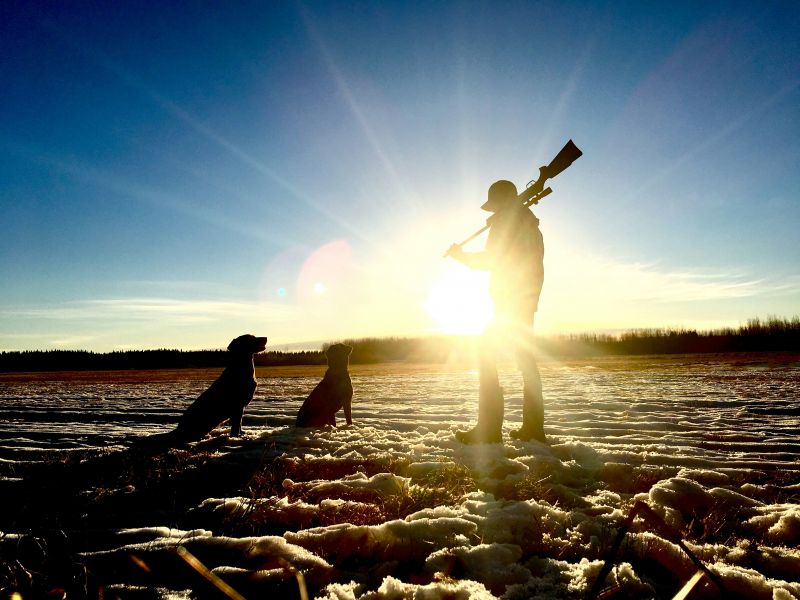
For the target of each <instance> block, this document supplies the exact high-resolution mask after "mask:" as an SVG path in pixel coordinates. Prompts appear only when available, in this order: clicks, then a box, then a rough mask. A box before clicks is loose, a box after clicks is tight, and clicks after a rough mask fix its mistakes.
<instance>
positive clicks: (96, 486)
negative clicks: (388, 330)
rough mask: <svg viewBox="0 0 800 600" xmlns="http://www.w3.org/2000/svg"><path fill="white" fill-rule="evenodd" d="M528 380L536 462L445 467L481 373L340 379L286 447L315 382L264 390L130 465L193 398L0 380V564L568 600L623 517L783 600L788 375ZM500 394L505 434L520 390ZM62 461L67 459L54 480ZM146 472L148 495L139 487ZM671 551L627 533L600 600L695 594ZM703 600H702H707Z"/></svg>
mask: <svg viewBox="0 0 800 600" xmlns="http://www.w3.org/2000/svg"><path fill="white" fill-rule="evenodd" d="M541 368H542V377H543V380H544V385H545V391H546V415H547V421H546V427H545V429H546V432H547V435H548V438H549V440H550V442H551V445H550V446H549V447H548V446H544V445H541V444H538V443H522V442H516V441H513V440H511V439H510V438H509V436H508V435H507V434H506V436H505V443H504V444H502V445H501V444H496V445H486V446H479V447H465V446H462V445H460V444H458V443H456V442H455V440H454V438H453V435H452V432H453V430H455V429H457V428H463V427H466V426H468V425H469V424H470V422H471V421H472V420H473V418H474V415H475V414H476V406H475V390H476V389H477V381H476V377H477V376H476V374H475V373H474V372H470V371H467V370H463V369H459V368H455V367H453V368H450V367H441V368H438V367H422V368H420V369H409V368H408V367H403V368H402V369H393V368H391V367H383V368H367V369H353V383H354V387H355V390H356V396H355V400H354V409H353V413H354V420H355V425H354V426H352V427H341V428H339V429H324V430H319V431H311V430H298V429H295V428H294V427H293V426H292V424H293V420H294V415H295V414H296V411H297V409H298V408H299V405H300V403H301V402H302V399H303V397H304V396H305V394H307V393H308V391H309V390H310V389H311V388H312V387H313V386H314V384H315V383H316V382H317V381H318V379H319V376H318V375H312V376H306V377H285V376H281V377H263V378H261V379H260V380H259V388H258V391H257V393H256V398H255V400H254V401H253V403H252V404H251V405H250V407H249V408H248V411H247V414H246V417H245V436H244V437H243V438H242V439H238V440H227V439H226V438H224V437H219V438H217V439H216V440H211V441H208V442H204V443H201V444H198V445H197V446H195V447H193V448H190V449H184V450H179V451H172V452H170V453H167V455H165V456H162V457H160V458H158V459H152V461H151V462H149V463H144V462H143V461H142V460H141V459H139V458H136V459H134V458H131V457H132V456H134V453H133V452H132V451H131V450H130V449H129V446H130V441H131V439H132V438H133V437H137V436H144V435H146V434H148V433H153V432H157V431H165V430H167V429H169V428H170V426H171V425H172V424H173V423H174V422H175V421H176V419H177V415H178V414H179V413H180V410H181V409H182V408H183V407H185V406H186V405H187V404H188V403H189V402H190V401H191V400H192V399H193V398H194V397H196V395H197V394H198V393H199V392H200V391H202V390H203V389H204V388H205V386H206V385H208V383H209V382H208V381H175V382H158V383H147V382H146V381H145V382H142V383H113V382H97V381H87V382H79V381H70V382H64V381H35V382H28V383H25V382H11V381H6V382H2V381H0V398H2V405H1V406H0V416H2V417H3V419H2V422H0V460H2V461H3V462H2V466H3V471H2V473H3V474H4V475H5V480H4V481H2V482H1V483H2V484H3V486H4V489H3V490H2V491H3V493H4V495H5V497H6V498H9V497H12V496H13V497H17V498H19V499H20V504H21V506H20V509H19V511H17V512H16V513H14V512H12V514H11V516H8V515H7V516H6V517H5V518H4V519H3V521H2V529H3V530H4V531H5V532H6V533H9V534H12V535H7V536H5V538H3V539H2V544H0V548H1V549H2V550H3V557H4V560H5V561H8V560H9V558H8V557H9V556H10V555H9V552H11V551H12V549H14V548H16V549H18V548H19V547H20V546H21V541H20V540H22V539H23V538H19V537H17V536H16V535H14V534H26V533H32V534H36V533H37V530H36V528H35V527H33V526H31V522H33V521H34V520H37V521H42V520H47V519H51V520H55V521H57V526H58V528H59V529H63V530H65V531H66V537H67V539H68V540H69V543H70V548H71V550H70V551H71V552H73V554H71V555H70V556H73V560H74V563H75V564H79V565H81V566H82V567H83V566H85V568H86V569H87V570H88V573H89V578H90V580H91V581H92V582H93V583H92V585H94V586H102V587H103V588H104V589H105V591H106V593H114V594H118V595H120V596H123V597H125V596H134V595H139V594H147V595H151V594H152V595H156V596H162V597H165V596H171V595H177V596H185V595H188V594H189V591H188V590H189V589H190V588H192V589H195V591H196V592H197V591H198V590H202V589H203V588H202V587H201V585H200V584H198V583H196V580H195V579H193V578H192V576H191V575H189V574H185V573H184V572H185V571H189V569H188V568H186V567H185V564H184V563H183V562H181V561H180V560H179V559H178V558H176V556H177V554H176V549H177V548H178V547H182V548H185V549H186V550H187V551H188V552H189V553H191V554H192V555H194V556H196V557H197V558H198V559H199V560H200V561H201V562H202V563H203V564H204V565H206V566H207V567H208V568H209V569H211V570H212V571H213V573H214V574H216V575H218V576H219V577H220V578H221V579H222V580H224V581H226V582H228V583H229V584H230V585H231V586H232V587H233V588H234V589H236V590H239V591H241V592H242V593H243V594H244V595H245V596H247V597H250V596H251V595H262V596H263V595H264V593H278V594H280V595H279V596H277V597H296V596H297V594H298V591H297V590H298V583H297V580H298V578H301V579H303V580H304V582H305V584H306V585H307V586H308V589H309V591H310V592H311V594H312V596H316V597H320V598H331V599H345V598H349V599H355V598H359V599H384V598H386V599H389V598H420V599H421V598H425V599H428V598H494V597H502V598H508V599H512V598H520V599H522V598H543V599H544V598H581V597H583V596H584V595H585V593H586V591H587V590H588V588H589V587H590V586H591V584H592V583H593V581H594V578H595V577H596V575H597V573H598V572H599V570H600V566H601V564H602V561H601V560H600V559H601V558H603V557H604V556H605V555H606V554H607V552H608V549H609V546H610V544H611V540H613V537H614V534H615V533H616V529H617V527H618V525H619V524H620V522H621V521H622V519H623V518H624V516H625V514H626V513H627V511H628V510H629V509H630V507H631V506H632V504H633V502H634V501H635V500H637V499H638V500H644V501H645V502H647V503H648V504H649V505H650V506H651V507H653V508H654V509H655V510H656V511H657V512H658V513H659V514H660V515H661V516H662V517H663V519H664V520H665V521H666V522H667V523H668V524H669V525H671V526H672V527H673V528H675V529H676V530H678V531H679V532H680V533H681V535H682V536H683V538H684V539H685V540H687V546H688V547H689V548H690V550H692V551H693V552H694V553H696V555H697V556H698V557H700V558H701V559H702V560H703V561H704V562H705V563H706V564H707V565H709V567H710V568H711V569H712V571H714V572H715V573H717V574H718V575H719V576H720V577H721V579H722V582H723V584H724V585H725V587H726V588H727V593H726V597H743V598H765V599H767V598H769V599H776V600H777V599H784V598H800V550H798V547H799V546H800V460H799V459H798V450H800V434H798V431H799V430H800V427H798V426H799V425H800V359H799V358H798V357H797V356H787V355H726V356H690V357H671V358H647V357H645V358H641V357H640V358H633V359H632V358H624V359H623V358H613V359H598V360H593V361H580V362H569V363H560V362H550V361H548V362H543V363H542V364H541ZM320 374H321V371H320ZM503 383H504V385H505V387H506V389H507V411H506V423H507V426H508V427H509V428H510V427H512V426H516V425H517V424H518V422H519V419H520V411H519V395H520V381H519V378H518V376H517V375H516V373H515V372H514V370H513V369H509V370H507V371H506V372H505V373H504V382H503ZM103 448H106V450H100V449H103ZM109 449H110V450H109ZM64 451H69V452H73V453H76V452H81V454H80V455H81V456H82V457H83V461H82V462H81V463H80V464H75V463H77V462H78V461H77V460H72V461H71V462H70V461H69V460H67V463H68V464H65V465H64V466H60V465H59V464H58V461H61V460H63V456H64V454H63V452H64ZM120 457H127V458H120ZM153 461H155V462H153ZM142 464H147V465H149V467H148V468H153V469H154V471H153V475H152V476H149V480H148V478H147V477H145V478H142V477H141V475H140V474H137V473H135V472H133V471H134V468H135V467H137V468H138V467H141V465H142ZM87 465H88V466H87ZM70 469H72V471H70ZM81 469H82V470H81ZM108 471H114V474H115V477H116V479H113V478H112V479H113V481H114V482H115V483H114V484H113V485H112V484H110V483H109V481H110V480H109V476H108ZM57 472H69V473H73V472H74V473H77V474H78V475H76V476H75V477H74V478H73V477H72V475H70V478H72V479H71V480H72V481H73V483H74V482H77V481H80V482H82V483H85V485H83V487H81V486H79V485H77V484H75V486H76V487H75V489H74V490H72V489H71V491H70V493H73V492H74V493H75V495H76V496H77V497H78V498H79V500H76V501H74V502H72V503H71V504H70V503H69V502H67V501H66V500H65V499H63V498H58V497H57V496H58V494H57V492H54V491H53V490H52V489H51V488H48V487H47V485H46V484H47V480H51V481H55V480H58V477H57V476H55V475H54V474H55V473H57ZM165 472H166V473H167V475H166V476H165V474H164V473H165ZM87 473H89V474H87ZM191 474H194V476H190V475H191ZM126 477H127V479H126ZM40 479H41V480H40ZM59 481H60V480H59ZM40 484H41V485H40ZM59 485H61V486H67V487H69V483H64V482H62V481H60V483H59ZM42 486H44V488H42ZM115 486H117V487H115ZM159 486H160V487H159ZM35 489H45V490H47V491H46V492H44V493H38V494H37V493H34V492H33V491H32V490H35ZM57 489H60V488H57ZM159 490H160V491H159ZM43 497H45V498H47V499H46V500H45V499H43ZM160 499H164V500H165V501H164V502H159V500H160ZM166 499H168V502H167V501H166ZM68 504H69V507H68V508H74V509H75V510H74V511H73V512H74V514H72V513H69V510H68V508H64V509H63V510H62V509H61V507H62V506H66V505H68ZM167 504H168V505H169V506H166V505H167ZM73 505H74V506H73ZM76 506H77V507H78V508H79V509H80V510H78V509H77V508H75V507H76ZM32 507H35V509H34V508H32ZM34 510H35V511H41V512H42V514H45V515H46V517H47V519H42V518H39V517H37V519H34V518H33V516H32V513H33V512H34ZM68 513H69V514H68ZM59 519H60V520H59ZM666 537H667V536H666V534H665V533H664V532H661V533H659V532H658V531H652V530H651V529H650V528H649V527H648V526H646V525H645V524H644V523H643V522H640V521H637V523H636V524H635V526H634V527H633V530H632V533H631V534H630V535H629V536H628V538H627V539H626V543H625V544H624V545H623V548H622V550H621V552H620V555H619V560H618V562H617V566H616V568H615V570H614V571H612V574H611V576H610V577H609V579H608V580H607V584H608V585H611V584H612V583H615V582H616V584H618V585H619V586H620V588H621V591H620V592H619V594H620V596H616V597H627V598H666V597H671V596H672V594H674V593H675V592H676V591H677V589H678V588H680V586H681V585H682V583H683V582H685V581H686V580H688V579H689V578H690V577H691V575H692V574H693V572H694V567H693V565H692V563H691V562H690V560H689V558H688V556H687V555H686V554H685V553H684V552H683V551H682V550H681V549H680V548H679V547H678V546H677V545H676V544H675V543H674V540H673V541H669V540H668V539H666ZM37 539H39V538H37ZM40 545H41V544H40ZM52 545H53V544H52V542H51V546H52ZM131 557H133V559H132V558H131ZM300 574H302V577H300ZM703 585H704V588H703V590H702V592H701V595H700V596H697V597H701V596H702V597H714V596H715V595H718V592H717V590H716V587H714V586H713V585H711V583H710V582H706V583H705V584H703ZM273 597H275V596H273Z"/></svg>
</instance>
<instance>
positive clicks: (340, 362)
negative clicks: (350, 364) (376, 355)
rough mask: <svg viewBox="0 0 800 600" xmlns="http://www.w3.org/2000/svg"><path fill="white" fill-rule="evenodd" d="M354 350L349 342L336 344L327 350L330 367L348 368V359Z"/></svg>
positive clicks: (326, 354)
mask: <svg viewBox="0 0 800 600" xmlns="http://www.w3.org/2000/svg"><path fill="white" fill-rule="evenodd" d="M352 351H353V348H352V347H351V346H348V345H347V344H334V345H333V346H331V347H329V348H328V349H327V350H326V351H325V356H326V357H327V358H328V366H329V367H334V368H336V367H344V368H345V369H346V368H347V361H348V360H349V359H350V353H351V352H352Z"/></svg>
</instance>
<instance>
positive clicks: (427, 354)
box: [0, 316, 800, 372]
mask: <svg viewBox="0 0 800 600" xmlns="http://www.w3.org/2000/svg"><path fill="white" fill-rule="evenodd" d="M342 341H343V342H344V343H346V344H349V345H351V346H352V347H353V353H352V355H351V357H350V362H351V363H352V364H375V363H383V362H408V363H423V364H424V363H431V364H435V363H445V362H463V361H471V360H474V359H475V357H476V352H477V348H478V344H479V341H480V338H479V337H476V336H443V335H439V336H427V337H408V338H406V337H390V338H362V339H351V340H342ZM536 346H537V352H538V353H539V355H541V356H547V357H552V358H560V359H569V358H574V359H578V358H589V357H593V356H620V355H626V356H627V355H648V354H703V353H706V354H707V353H723V352H800V317H797V316H795V317H792V318H780V317H768V318H767V319H765V320H761V319H758V318H754V319H750V320H748V321H747V322H746V323H745V324H743V325H741V326H740V327H738V328H727V329H715V330H708V331H700V332H698V331H696V330H693V329H636V330H631V331H625V332H622V333H619V334H604V333H584V334H576V335H564V336H553V337H537V338H536ZM325 348H326V346H325V345H323V346H322V347H321V348H320V349H319V350H301V351H286V352H279V351H267V352H262V353H261V354H258V355H256V357H255V364H256V366H259V367H266V366H285V365H322V364H325V354H324V351H325ZM226 360H227V352H226V351H225V350H221V349H212V350H174V349H156V350H124V351H114V352H92V351H88V350H29V351H7V352H0V372H18V371H84V370H98V371H104V370H131V369H136V370H144V369H188V368H196V369H204V368H215V367H224V366H225V363H226Z"/></svg>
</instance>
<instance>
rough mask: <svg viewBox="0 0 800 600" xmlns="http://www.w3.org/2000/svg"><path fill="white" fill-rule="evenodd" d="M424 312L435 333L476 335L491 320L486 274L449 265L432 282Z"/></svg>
mask: <svg viewBox="0 0 800 600" xmlns="http://www.w3.org/2000/svg"><path fill="white" fill-rule="evenodd" d="M424 306H425V311H426V312H427V313H428V315H429V316H430V318H431V319H432V320H433V325H434V328H435V329H436V331H439V332H441V333H453V334H477V333H480V332H481V331H483V329H484V328H485V327H486V324H487V323H488V322H489V320H490V319H491V318H492V310H493V309H492V301H491V299H490V298H489V292H488V277H487V274H486V273H481V272H476V271H470V270H469V269H467V268H465V267H462V266H461V265H456V264H450V265H448V266H447V267H445V269H444V270H443V271H442V273H441V275H440V276H439V278H438V279H437V280H436V281H435V282H434V283H433V285H432V286H431V288H430V292H429V293H428V298H427V300H426V301H425V305H424Z"/></svg>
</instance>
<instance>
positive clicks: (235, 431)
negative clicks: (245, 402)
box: [231, 407, 244, 437]
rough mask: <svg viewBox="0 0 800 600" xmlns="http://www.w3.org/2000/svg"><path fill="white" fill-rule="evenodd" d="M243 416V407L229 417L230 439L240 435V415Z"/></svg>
mask: <svg viewBox="0 0 800 600" xmlns="http://www.w3.org/2000/svg"><path fill="white" fill-rule="evenodd" d="M243 414H244V407H242V409H241V410H239V411H237V412H235V413H233V414H232V415H231V437H239V436H240V435H242V415H243Z"/></svg>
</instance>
